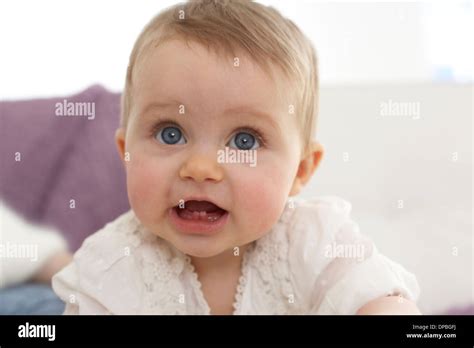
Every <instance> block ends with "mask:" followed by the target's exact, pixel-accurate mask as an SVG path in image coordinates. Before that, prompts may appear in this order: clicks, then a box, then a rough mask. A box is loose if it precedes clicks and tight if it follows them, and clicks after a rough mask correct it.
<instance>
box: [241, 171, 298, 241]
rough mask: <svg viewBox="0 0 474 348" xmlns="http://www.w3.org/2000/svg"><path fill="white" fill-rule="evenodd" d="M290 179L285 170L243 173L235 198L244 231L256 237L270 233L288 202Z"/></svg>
mask: <svg viewBox="0 0 474 348" xmlns="http://www.w3.org/2000/svg"><path fill="white" fill-rule="evenodd" d="M290 177H291V175H290V173H289V172H286V171H282V168H281V166H261V167H259V166H257V167H255V168H245V169H242V170H241V171H240V175H239V176H237V177H236V178H235V179H236V180H238V181H236V182H235V183H236V185H235V186H234V188H235V189H234V192H233V194H234V197H235V205H234V206H235V207H236V209H237V211H238V216H239V224H240V225H241V226H242V230H245V231H253V233H254V234H255V233H258V234H263V233H265V232H267V231H269V230H270V228H271V227H272V226H273V225H274V224H275V223H276V222H277V220H278V218H279V217H280V215H281V213H282V211H283V208H284V206H285V203H286V201H287V198H288V192H289V189H290V186H291V180H290ZM243 226H245V227H243Z"/></svg>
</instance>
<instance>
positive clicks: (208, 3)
mask: <svg viewBox="0 0 474 348" xmlns="http://www.w3.org/2000/svg"><path fill="white" fill-rule="evenodd" d="M172 38H181V39H184V40H186V41H194V42H197V43H200V44H203V45H204V46H206V47H208V48H212V49H214V50H216V51H219V52H221V51H223V53H224V54H226V55H228V56H230V57H236V55H235V52H236V50H238V49H240V50H243V51H244V52H245V53H247V54H248V55H249V57H251V58H252V59H253V60H254V61H255V62H256V63H257V64H258V65H259V66H260V67H261V68H263V69H264V70H265V71H267V72H269V71H271V68H272V66H271V64H274V65H275V66H277V67H279V68H280V70H281V71H282V72H283V73H284V75H285V77H286V78H287V79H288V81H292V82H293V83H294V88H292V92H294V97H295V99H294V100H295V103H294V104H293V105H292V107H293V110H294V113H295V114H296V116H297V117H298V118H299V120H300V130H301V134H302V137H303V144H304V146H303V147H304V149H303V151H305V149H307V148H308V146H309V143H310V142H311V139H312V138H313V136H314V134H315V131H316V129H315V128H316V120H317V113H318V70H317V58H316V52H315V49H314V47H313V46H312V44H311V42H310V41H309V40H308V38H307V37H306V36H305V35H304V34H303V33H302V32H301V31H300V29H299V28H298V27H297V26H296V25H295V24H294V23H293V22H292V21H290V20H289V19H287V18H284V17H283V16H282V15H281V14H280V13H279V12H278V11H277V10H275V9H274V8H272V7H267V6H264V5H261V4H259V3H255V2H252V1H249V0H196V1H188V2H186V3H181V4H177V5H174V6H172V7H170V8H168V9H166V10H164V11H163V12H161V13H160V14H158V15H157V16H156V17H154V18H153V19H152V20H151V21H150V23H148V25H147V26H146V27H145V28H144V29H143V31H142V33H141V34H140V36H139V37H138V39H137V41H136V42H135V45H134V47H133V50H132V53H131V55H130V61H129V65H128V69H127V76H126V82H125V89H124V92H123V95H122V115H121V126H122V127H126V126H127V122H128V117H129V114H130V108H131V89H132V85H133V83H132V82H133V72H134V69H135V65H136V64H137V62H138V61H139V59H140V57H141V56H142V55H143V54H144V53H145V51H146V50H147V48H149V47H156V46H157V45H159V44H161V43H163V42H164V41H166V40H168V39H172ZM288 90H289V89H288ZM290 108H291V106H289V109H290ZM291 111H292V110H290V111H289V113H291Z"/></svg>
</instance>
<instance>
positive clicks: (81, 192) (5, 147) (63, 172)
mask: <svg viewBox="0 0 474 348" xmlns="http://www.w3.org/2000/svg"><path fill="white" fill-rule="evenodd" d="M64 100H66V101H67V102H73V103H74V102H90V103H95V104H94V106H95V118H94V119H88V118H92V117H87V116H72V117H71V116H67V117H66V116H57V115H56V111H57V108H56V105H57V103H61V104H64V103H63V101H64ZM90 105H92V104H90ZM119 113H120V94H119V93H111V92H109V91H107V90H105V89H104V88H103V87H101V86H92V87H90V88H88V89H86V90H85V91H83V92H81V93H79V94H76V95H73V96H68V97H60V98H52V99H36V100H25V101H4V102H0V198H1V199H3V200H4V201H5V202H6V203H7V204H8V205H9V206H11V207H12V208H13V209H15V210H16V211H17V212H18V213H20V214H21V215H23V216H24V217H25V218H27V219H28V220H31V221H34V222H39V223H43V224H48V225H52V226H54V227H56V228H58V229H59V230H60V231H61V232H62V233H63V234H64V236H65V237H66V240H67V241H68V243H69V246H70V248H71V250H73V251H75V250H76V249H77V248H78V247H79V246H80V245H81V244H82V241H83V240H84V238H85V237H87V236H88V235H90V234H91V233H93V232H95V231H97V230H98V229H99V228H101V227H102V226H103V225H104V224H106V223H107V222H109V221H111V220H113V219H114V218H115V217H117V216H118V215H119V214H121V213H123V212H125V211H126V210H128V209H129V204H128V200H127V194H126V185H125V172H124V169H123V166H122V163H121V161H120V158H119V156H118V153H117V151H116V148H115V143H114V133H115V130H116V128H117V127H118V124H119ZM18 153H19V154H20V155H21V160H20V161H16V159H18ZM72 199H74V200H75V208H74V209H71V207H70V200H72Z"/></svg>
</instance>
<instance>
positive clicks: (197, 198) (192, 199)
mask: <svg viewBox="0 0 474 348" xmlns="http://www.w3.org/2000/svg"><path fill="white" fill-rule="evenodd" d="M180 200H183V201H184V204H186V202H189V201H206V202H210V203H212V204H214V205H215V206H217V207H219V208H220V209H222V210H226V211H227V209H225V208H224V207H223V206H222V205H221V204H218V203H217V202H216V201H214V200H213V199H210V198H209V197H205V196H190V197H185V198H180V199H179V200H178V203H177V204H176V205H174V207H177V206H179V201H180Z"/></svg>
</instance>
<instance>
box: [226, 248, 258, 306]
mask: <svg viewBox="0 0 474 348" xmlns="http://www.w3.org/2000/svg"><path fill="white" fill-rule="evenodd" d="M255 245H256V243H252V244H251V245H249V246H248V248H247V249H246V250H245V253H244V255H243V257H242V266H241V275H240V277H239V282H238V284H237V288H236V291H235V295H234V303H232V308H233V309H234V312H233V313H232V314H234V315H235V314H238V312H239V310H240V308H241V307H242V297H243V293H244V290H245V286H246V285H247V272H248V268H249V255H250V254H251V252H252V251H253V249H254V248H255Z"/></svg>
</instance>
